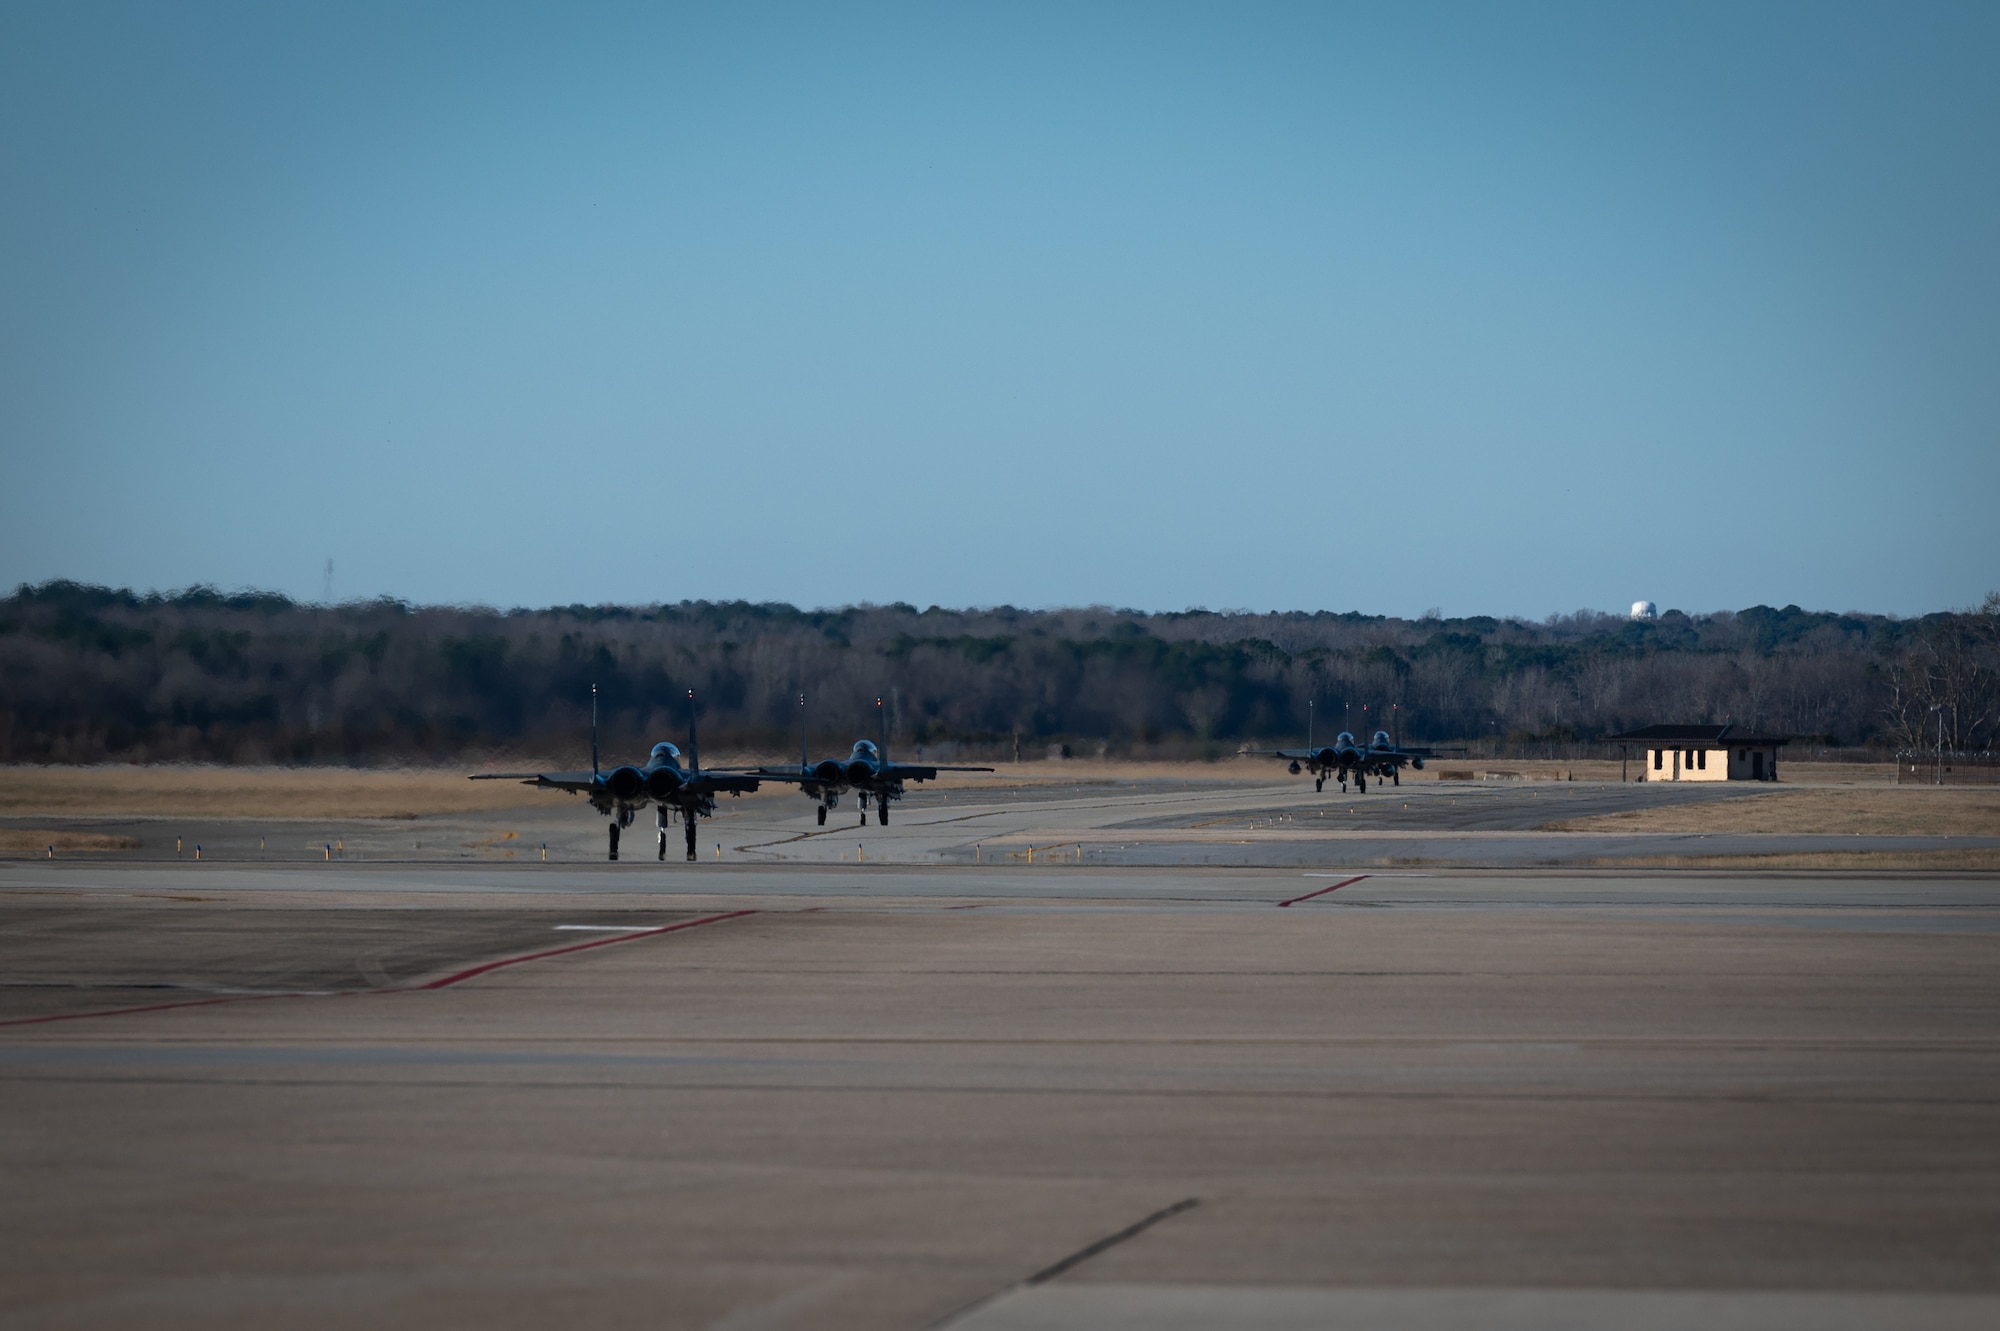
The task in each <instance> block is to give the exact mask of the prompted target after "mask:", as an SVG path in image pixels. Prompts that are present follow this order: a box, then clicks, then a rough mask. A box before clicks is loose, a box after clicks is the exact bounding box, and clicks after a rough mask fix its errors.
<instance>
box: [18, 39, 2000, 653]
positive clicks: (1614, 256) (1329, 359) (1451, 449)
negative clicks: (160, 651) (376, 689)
mask: <svg viewBox="0 0 2000 1331" xmlns="http://www.w3.org/2000/svg"><path fill="white" fill-rule="evenodd" d="M1996 67H2000V7H1995V6H1992V5H1988V4H1972V5H1957V6H1925V5H1906V4H1899V5H1889V4H1881V5H1866V6H1842V5H1835V4H1807V5H1748V6H1744V5H1718V6H1713V7H1704V6H1699V5H1673V6H1662V7H1659V8H1658V9H1656V10H1652V11H1635V10H1634V8H1633V7H1630V6H1612V5H1601V4H1598V5H1577V6H1565V5H1557V4H1538V5H1523V6H1495V5H1466V6H1455V5H1446V6H1432V7H1425V6H1405V5H1397V6H1384V5H1378V6H1367V7H1360V6H1354V7H1348V6H1339V5H1332V4H1320V5H1301V6H1288V5H1268V6H1258V5H1250V6H1220V5H1216V6H1170V5H1161V4H1145V5H1133V6H1117V5H1102V6H1088V5H1085V6H1079V5H1070V4H1064V5H1048V6H1035V5H1020V4H1009V5H912V6H896V7H879V8H877V7H866V6H860V7H841V6H799V7H782V6H781V7H753V6H739V5H727V6H724V5H701V6H687V7H671V6H658V5H645V6H630V7H620V6H562V7H555V6H548V7H529V6H503V5H498V4H478V5H464V6H452V5H431V6H423V7H420V8H418V7H411V6H401V5H382V6H376V7H370V6H365V5H359V4H341V5H326V6H317V7H315V6H305V5H300V6H271V5H259V4H244V5H215V4H186V5H179V6H159V5H135V6H105V5H90V4H74V5H63V6H37V5H25V4H23V5H13V6H9V7H7V8H5V9H4V10H0V172H4V180H5V182H6V185H5V189H4V196H0V197H4V200H5V203H4V207H0V475H4V486H0V583H4V584H6V585H12V584H13V583H15V582H18V581H39V580H41V579H44V578H50V577H74V578H80V579H85V580H90V581H101V582H107V583H113V584H119V585H131V586H137V587H159V588H165V587H174V586H181V585H185V584H188V583H192V582H210V583H216V584H219V585H222V586H225V587H234V586H244V585H247V586H256V587H268V588H275V589H278V590H282V591H287V592H290V593H292V594H294V595H298V596H301V597H308V598H316V597H317V596H318V595H319V594H320V591H321V570H322V566H323V564H324V562H325V560H326V559H327V558H328V557H331V558H332V559H333V560H334V561H335V567H336V586H335V590H336V594H337V595H339V596H342V597H346V596H368V595H377V594H388V595H395V596H401V597H405V598H408V599H412V600H417V601H476V602H486V603H491V604H497V605H502V606H506V605H535V604H545V603H551V602H569V601H578V600H581V601H589V602H597V601H652V600H679V599H682V598H684V597H696V598H701V597H705V598H712V599H713V598H733V597H748V598H751V599H759V600H763V599H773V600H785V601H791V602H794V603H798V604H802V605H827V604H840V603H847V602H855V601H864V600H868V601H877V602H887V601H892V600H905V601H911V602H915V603H916V604H919V605H927V604H931V603H940V604H945V605H967V604H997V603H1001V602H1007V603H1013V604H1017V605H1032V606H1046V605H1062V604H1081V603H1098V602H1103V603H1112V604H1118V605H1131V606H1138V607H1142V608H1147V609H1178V608H1182V607H1185V606H1190V605H1205V606H1209V607H1212V608H1222V607H1247V608H1254V609H1271V608H1298V609H1334V610H1346V609H1361V610H1366V611H1371V612H1383V613H1403V614H1415V613H1417V612H1419V611H1421V610H1423V609H1425V608H1427V607H1430V606H1439V607H1442V608H1443V610H1444V611H1445V612H1446V613H1447V614H1470V613H1493V614H1527V615H1542V614H1546V613H1549V612H1551V611H1557V610H1571V609H1575V608H1577V607H1580V606H1592V607H1598V608H1607V609H1617V608H1622V607H1624V606H1625V605H1626V604H1627V603H1629V602H1630V601H1632V600H1634V599H1636V598H1639V597H1646V598H1649V599H1653V600H1656V601H1658V602H1659V603H1660V604H1661V606H1662V607H1665V606H1669V605H1672V606H1679V607H1682V608H1685V609H1689V610H1700V609H1710V608H1731V607H1741V606H1745V605H1750V604H1754V603H1758V602H1768V603H1773V604H1784V603H1787V602H1798V603H1800V604H1804V605H1807V606H1809V607H1814V608H1823V609H1836V610H1838V609H1850V608H1859V609H1871V610H1882V611H1893V612H1898V613H1919V612H1922V611H1925V610H1930V609H1936V608H1941V607H1945V606H1950V605H1957V604H1963V603H1966V602H1970V601H1973V600H1976V599H1977V598H1978V597H1979V596H1980V595H1981V594H1982V593H1984V592H1985V591H1986V590H1988V589H1990V588H1992V587H1995V586H2000V536H1996V526H1995V523H1994V521H1993V507H1994V496H1995V495H1996V493H2000V247H1996V244H1995V237H1996V236H2000V79H1995V78H1994V77H1993V76H1992V71H1993V70H1994V69H1995V68H1996Z"/></svg>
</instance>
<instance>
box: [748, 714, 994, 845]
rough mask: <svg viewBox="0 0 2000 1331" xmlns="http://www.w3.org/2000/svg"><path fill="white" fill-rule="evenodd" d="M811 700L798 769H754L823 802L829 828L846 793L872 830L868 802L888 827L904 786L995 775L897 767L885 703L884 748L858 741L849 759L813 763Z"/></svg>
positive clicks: (881, 717)
mask: <svg viewBox="0 0 2000 1331" xmlns="http://www.w3.org/2000/svg"><path fill="white" fill-rule="evenodd" d="M805 706H806V696H805V695H804V694H803V693H801V694H800V695H799V765H798V766H797V767H758V768H753V769H751V770H752V771H754V772H755V773H756V775H758V776H759V777H762V778H763V779H765V780H767V781H791V782H795V783H797V785H798V787H799V790H800V791H801V792H802V793H803V794H805V795H806V796H807V798H809V799H813V800H817V801H818V802H819V809H818V813H819V824H820V826H821V827H824V826H826V813H827V810H829V809H833V808H837V807H838V806H839V804H840V797H841V794H842V793H843V792H845V791H849V790H852V791H853V792H854V798H855V802H856V803H857V804H859V805H860V806H861V825H862V826H864V827H865V826H867V825H868V801H869V799H870V798H871V797H872V798H873V799H874V801H875V816H876V818H877V820H878V821H879V822H880V823H881V824H882V825H883V826H885V827H886V826H887V825H888V823H889V802H890V801H891V800H899V799H901V798H903V783H904V782H905V781H930V780H933V779H935V778H936V776H937V774H938V773H939V772H990V771H992V770H993V769H992V768H990V767H932V766H929V765H924V766H919V765H916V764H913V763H892V762H890V761H889V728H888V716H887V713H886V712H884V711H883V708H882V700H881V699H880V698H877V699H876V700H875V719H876V723H877V725H876V729H877V732H878V733H879V734H880V735H881V737H882V740H881V743H880V744H875V743H872V742H870V741H868V740H865V739H862V740H856V741H855V742H854V748H853V749H852V750H850V751H849V753H848V755H847V756H846V757H845V758H827V759H824V760H823V761H820V762H814V761H813V760H812V756H811V752H810V750H809V748H808V741H807V737H806V727H805Z"/></svg>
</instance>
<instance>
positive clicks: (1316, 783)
mask: <svg viewBox="0 0 2000 1331" xmlns="http://www.w3.org/2000/svg"><path fill="white" fill-rule="evenodd" d="M1325 789H1326V778H1325V777H1323V776H1316V777H1314V778H1313V793H1314V794H1315V795H1317V794H1318V793H1319V792H1320V791H1322V790H1325Z"/></svg>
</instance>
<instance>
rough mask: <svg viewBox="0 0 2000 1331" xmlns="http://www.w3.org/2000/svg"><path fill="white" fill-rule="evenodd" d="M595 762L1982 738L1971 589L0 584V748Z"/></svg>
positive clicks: (1981, 659)
mask: <svg viewBox="0 0 2000 1331" xmlns="http://www.w3.org/2000/svg"><path fill="white" fill-rule="evenodd" d="M593 685H595V686H596V687H597V690H598V696H599V699H600V701H601V705H602V730H603V737H604V744H605V749H606V752H607V754H613V753H616V754H629V753H630V752H636V751H637V750H638V749H639V747H640V746H641V744H642V743H649V742H651V741H652V740H654V739H658V738H662V737H665V738H673V739H680V738H682V737H684V736H685V734H686V731H687V710H686V709H687V705H686V702H685V699H686V694H687V691H688V690H689V689H692V690H694V691H695V695H696V698H697V699H698V704H699V707H700V720H701V726H702V738H703V742H704V747H705V748H706V749H708V750H709V752H710V753H711V755H713V754H714V753H717V752H721V751H725V750H726V751H730V752H736V753H752V752H755V753H761V754H779V753H795V752H796V751H797V746H798V735H799V725H800V707H799V702H798V699H799V696H800V694H801V693H803V694H805V695H806V696H807V699H808V702H809V705H810V715H811V724H812V726H813V731H814V734H815V736H816V738H815V743H814V748H815V751H816V752H821V751H831V750H834V749H836V748H844V747H845V746H846V744H848V743H849V742H851V741H852V740H853V739H854V738H856V737H859V736H864V735H866V736H872V735H873V734H874V733H875V726H876V722H875V708H874V702H875V699H876V698H877V697H881V698H883V699H884V700H885V703H886V705H887V707H888V709H889V714H890V716H891V718H892V721H893V736H892V738H893V743H894V745H895V746H896V748H897V749H898V751H899V752H902V753H911V752H913V751H915V750H918V749H921V750H922V751H923V752H925V753H929V754H933V755H940V756H942V755H945V754H952V753H958V754H961V755H963V754H979V755H984V756H988V757H1009V756H1012V754H1013V753H1014V752H1017V751H1018V752H1020V753H1021V754H1022V755H1023V756H1035V757H1039V756H1041V755H1042V754H1043V753H1044V752H1047V751H1048V750H1049V749H1050V748H1052V747H1056V746H1066V747H1067V748H1068V750H1069V751H1070V752H1072V753H1080V754H1090V753H1104V754H1114V755H1119V756H1137V757H1149V756H1161V757H1186V756H1219V755H1221V754H1223V753H1227V752H1231V751H1233V750H1234V749H1235V748H1237V747H1239V746H1241V745H1244V744H1258V745H1262V744H1265V743H1277V742H1284V743H1298V742H1300V741H1302V740H1303V738H1304V734H1305V730H1306V725H1307V720H1306V718H1307V710H1308V704H1312V705H1313V710H1314V714H1315V715H1316V717H1317V724H1318V726H1319V728H1320V734H1321V736H1322V737H1330V736H1331V734H1332V733H1333V732H1334V731H1335V730H1338V729H1343V728H1344V729H1351V730H1354V731H1356V732H1357V733H1360V734H1363V735H1364V736H1365V734H1366V733H1367V732H1369V731H1373V730H1376V729H1385V730H1392V731H1395V732H1397V733H1398V734H1399V735H1400V737H1401V738H1402V739H1403V740H1404V741H1406V742H1422V743H1450V742H1454V741H1457V742H1466V741H1476V742H1478V743H1480V744H1481V745H1482V747H1485V748H1487V749H1488V750H1489V751H1490V750H1491V749H1492V748H1494V747H1505V746H1513V747H1514V749H1516V750H1517V751H1518V750H1524V749H1532V748H1533V747H1534V746H1538V745H1539V746H1544V747H1547V748H1560V747H1562V746H1569V747H1570V748H1574V747H1575V746H1578V745H1584V744H1588V743H1590V742H1592V741H1594V740H1596V739H1597V738H1598V737H1599V736H1602V735H1604V734H1606V733H1610V732H1615V731H1619V730H1625V729H1629V728H1633V727H1637V726H1641V725H1646V724H1649V723H1652V722H1656V721H1675V722H1713V723H1720V722H1722V721H1724V720H1729V721H1733V722H1735V723H1737V724H1739V725H1744V726H1748V727H1752V728H1755V729H1759V730H1768V731H1778V732H1783V733H1785V734H1789V735H1793V736H1796V737H1798V738H1799V739H1801V740H1804V741H1807V742H1809V743H1812V744H1816V745H1828V746H1879V747H1883V748H1893V747H1927V746H1929V745H1931V744H1932V743H1934V742H1935V732H1936V729H1937V727H1938V725H1939V724H1940V721H1941V722H1942V725H1943V727H1944V735H1945V743H1946V746H1947V747H1948V748H1954V749H1961V750H1968V749H1969V750H1978V749H1990V748H1991V747H1992V746H1993V743H1994V732H1995V726H1996V721H2000V594H1996V595H1992V596H1988V597H1987V598H1986V601H1985V602H1984V604H1983V605H1981V606H1979V607H1977V608H1972V609H1966V610H1960V611H1945V612H1939V613H1936V614H1930V615H1924V616H1921V617H1918V618H1898V617H1894V616H1887V615H1870V614H1858V613H1850V614H1829V613H1823V612H1814V611H1806V610H1801V609H1800V608H1799V607H1797V606H1786V607H1784V608H1783V609H1773V608H1771V607H1769V606H1753V607H1751V608H1749V609H1747V610H1739V611H1735V612H1721V613H1714V614H1694V615H1690V614H1683V613H1681V612H1680V611H1675V610H1670V611H1668V612H1666V613H1665V614H1663V615H1661V616H1660V617H1659V618H1658V619H1657V620H1654V621H1631V620H1627V619H1625V618H1622V617H1619V616H1614V615H1607V614H1602V613H1598V612H1594V611H1579V612H1577V613H1576V614H1573V615H1557V616H1551V617H1550V618H1548V619H1546V620H1543V621H1540V622H1531V621H1526V620H1522V619H1502V618H1493V617H1488V616H1472V617H1467V618H1452V619H1447V618H1443V617H1440V616H1438V615H1436V614H1434V613H1433V614H1428V615H1425V616H1422V617H1419V618H1415V619H1402V618H1396V617H1385V616H1379V615H1362V614H1356V613H1351V612H1350V613H1331V612H1324V611H1320V612H1311V613H1306V612H1289V613H1272V614H1254V613H1249V612H1236V611H1229V612H1212V611H1207V610H1189V611H1184V612H1174V613H1163V614H1148V613H1142V612H1139V611H1136V610H1124V609H1112V608H1108V607H1087V608H1082V609H1063V610H1022V609H1016V608H1014V607H1011V606H998V607H992V608H985V609H967V610H947V609H941V608H939V607H937V606H932V607H930V608H929V609H925V610H918V609H917V608H916V607H914V606H910V605H904V604H895V605H887V606H871V605H862V606H848V607H842V608H838V609H825V610H800V609H797V608H795V607H793V606H789V605H783V604H771V603H764V604H753V603H748V602H708V601H681V602H678V603H662V604H656V605H647V606H607V605H599V606H586V605H571V606H560V607H549V608H544V609H534V610H523V609H517V610H505V611H502V610H494V609H487V608H479V607H463V606H412V605H409V604H406V603H404V602H401V601H395V600H375V601H357V602H348V603H345V604H342V605H336V606H326V605H317V604H310V603H302V602H296V601H293V600H291V599H289V598H287V597H284V596H280V595H276V594H273V593H266V592H238V593H225V592H221V591H217V590H216V589H214V588H210V587H194V588H189V589H187V590H184V591H178V592H170V593H143V594H142V593H135V592H131V591H126V590H118V589H112V588H106V587H97V586H88V585H83V584H79V583H74V582H68V581H54V582H46V583H42V584H40V585H35V586H29V585H22V586H21V587H19V588H18V589H16V591H15V592H14V594H13V595H12V596H11V597H10V598H8V599H6V600H5V601H0V760H4V761H9V762H102V761H135V762H138V761H186V760H193V761H210V762H242V763H248V762H276V763H313V762H343V763H345V762H397V761H443V760H453V761H462V760H468V759H471V758H474V757H477V756H482V755H491V754H495V753H500V752H511V753H517V754H522V755H534V756H536V757H540V758H545V759H552V760H556V759H559V760H563V761H571V762H573V761H576V760H577V758H578V755H579V754H581V753H584V752H585V751H586V750H585V748H584V745H585V744H586V736H587V730H588V726H589V718H590V706H591V688H592V686H593Z"/></svg>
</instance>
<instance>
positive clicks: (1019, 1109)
mask: <svg viewBox="0 0 2000 1331" xmlns="http://www.w3.org/2000/svg"><path fill="white" fill-rule="evenodd" d="M700 867H701V869H702V870H703V871H702V872H701V873H699V874H695V873H690V872H688V870H687V866H669V867H668V868H665V869H663V868H662V867H661V866H659V865H657V864H620V865H616V866H613V865H565V866H547V867H544V866H542V865H540V864H539V862H537V863H535V864H512V865H507V864H497V865H496V864H458V865H452V864H430V865H425V864H349V865H340V864H331V865H329V864H325V863H322V864H319V865H316V866H314V865H289V866H285V865H258V864H211V863H207V862H204V863H203V864H201V865H195V864H192V863H182V864H178V865H175V864H160V863H153V864H145V863H134V864H125V865H116V864H83V863H68V862H60V861H59V862H56V863H53V864H51V863H46V862H34V861H29V862H17V863H14V864H9V865H4V866H0V974H4V981H0V1021H3V1022H5V1023H7V1024H5V1025H0V1104H4V1111H0V1127H3V1128H4V1132H0V1170H4V1177H6V1179H7V1180H8V1187H7V1188H6V1189H5V1190H0V1231H4V1233H5V1234H6V1236H7V1242H6V1244H5V1245H0V1319H4V1320H5V1321H6V1322H7V1324H8V1325H12V1326H33V1327H44V1326H46V1327H71V1326H94V1325H107V1324H112V1323H118V1324H130V1323H135V1322H136V1323H143V1324H147V1325H164V1326H174V1325H195V1324H201V1325H207V1326H213V1325H246V1326H247V1325H251V1324H257V1325H271V1324H282V1325H288V1326H320V1325H325V1326H332V1325H352V1324H354V1323H356V1322H369V1323H374V1324H385V1325H415V1324H419V1323H421V1324H426V1325H434V1324H444V1325H470V1324H473V1323H475V1322H476V1323H480V1324H483V1325H490V1326H502V1327H504V1326H529V1325H543V1324H547V1323H550V1322H555V1321H561V1322H563V1323H565V1324H570V1325H588V1324H614V1323H615V1324H631V1323H634V1322H643V1323H646V1324H649V1325H659V1326H667V1327H732V1328H740V1327H752V1326H756V1327H841V1326H853V1327H908V1328H912V1329H913V1331H915V1329H916V1328H924V1327H937V1326H953V1327H963V1328H967V1329H968V1331H1010V1329H1013V1331H1018V1329H1019V1328H1029V1327H1034V1328H1057V1327H1064V1328H1068V1327H1085V1326H1088V1327H1106V1326H1110V1327H1119V1326H1130V1327H1139V1326H1147V1327H1161V1326H1165V1327H1173V1326H1197V1325H1205V1326H1212V1325H1224V1324H1226V1325H1232V1326H1245V1327H1253V1328H1255V1327H1267V1328H1276V1327H1293V1326H1349V1325H1351V1326H1362V1325H1366V1326H1377V1327H1379V1326H1408V1327H1437V1328H1444V1327H1457V1326H1471V1325H1483V1326H1495V1325H1499V1326H1511V1325H1522V1326H1526V1325H1538V1326H1570V1325H1574V1326H1583V1325H1606V1324H1613V1323H1615V1324H1619V1325H1636V1326H1646V1325H1669V1324H1674V1325H1685V1324H1687V1322H1688V1321H1689V1320H1691V1319H1692V1320H1702V1321H1707V1322H1711V1323H1713V1324H1716V1325H1723V1326H1742V1327H1752V1326H1754V1327H1764V1326H1780V1325H1796V1324H1799V1323H1800V1322H1801V1321H1812V1322H1815V1323H1816V1324H1819V1325H1828V1326H1843V1325H1860V1324H1862V1323H1864V1322H1866V1323H1869V1324H1874V1325H1882V1324H1897V1325H1905V1326H1939V1327H1943V1326H1969V1325H1973V1324H1979V1325H1987V1324H1990V1323H1991V1321H1992V1319H1993V1317H1994V1316H1995V1314H1996V1312H2000V1200H1996V1199H2000V1186H1996V1184H2000V1128H1996V1126H1995V1125H1996V1124H2000V1112H1996V1110H2000V1021H1997V1020H1996V1018H2000V884H1996V883H1995V881H1994V880H1993V879H1992V878H1991V877H1990V876H1989V877H1979V876H1939V875H1933V876H1928V877H1899V876H1894V875H1887V876H1883V875H1878V876H1873V877H1868V876H1858V875H1839V874H1832V875H1824V874H1823V875H1813V874H1793V875H1763V876H1744V875H1729V874H1694V873H1678V874H1674V873H1659V872H1655V873H1651V874H1646V873H1632V872H1628V873H1620V874H1607V873H1601V872H1600V873H1597V874H1590V873H1580V872H1567V873H1556V872H1550V873H1544V872H1510V873H1494V872H1481V873H1470V872H1466V873H1440V874H1425V875H1417V874H1401V875H1398V874H1390V873H1384V872H1380V871H1376V872H1368V871H1366V870H1353V871H1340V872H1335V871H1330V870H1329V871H1318V870H1312V871H1295V870H1282V869H1237V870H1228V871H1223V870H1213V869H1200V868H1185V867H1183V868H1172V869H1096V868H1090V867H1084V868H1081V869H1077V868H1071V869H1066V870H1060V871H1050V870H1047V869H1044V868H1043V867H1041V866H1039V865H1037V866H1035V867H1033V868H1030V867H1028V866H1027V865H1026V864H1025V863H1023V864H1019V865H1016V866H1011V867H1007V868H970V869H968V868H950V867H929V868H921V867H897V866H875V865H839V864H832V865H820V866H796V865H737V866H731V865H724V866H721V867H720V868H719V869H718V868H717V867H716V866H713V865H706V866H700ZM1285 903H1289V904H1285ZM1148 1222H1150V1223H1148ZM1843 1319H1846V1320H1843Z"/></svg>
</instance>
